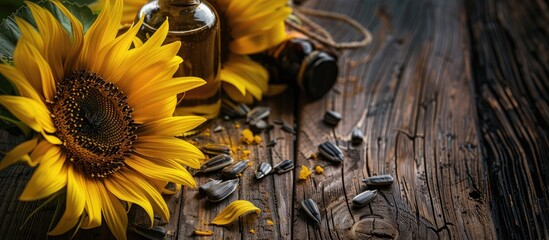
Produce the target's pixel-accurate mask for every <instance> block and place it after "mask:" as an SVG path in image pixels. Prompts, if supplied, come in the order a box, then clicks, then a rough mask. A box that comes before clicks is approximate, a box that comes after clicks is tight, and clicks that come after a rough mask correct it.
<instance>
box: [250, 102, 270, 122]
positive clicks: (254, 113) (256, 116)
mask: <svg viewBox="0 0 549 240" xmlns="http://www.w3.org/2000/svg"><path fill="white" fill-rule="evenodd" d="M269 114H271V108H269V107H261V106H257V107H255V108H253V109H252V110H250V111H249V112H248V114H246V122H247V123H250V124H252V125H253V124H255V123H256V122H257V121H259V120H261V119H263V118H266V117H268V116H269Z"/></svg>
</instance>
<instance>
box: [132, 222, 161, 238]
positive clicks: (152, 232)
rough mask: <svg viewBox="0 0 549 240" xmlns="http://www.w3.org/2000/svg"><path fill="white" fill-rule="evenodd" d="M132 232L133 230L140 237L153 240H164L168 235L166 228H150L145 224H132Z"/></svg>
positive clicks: (156, 226)
mask: <svg viewBox="0 0 549 240" xmlns="http://www.w3.org/2000/svg"><path fill="white" fill-rule="evenodd" d="M131 230H133V232H135V233H137V234H138V235H141V236H143V237H145V238H147V239H151V240H163V239H165V238H166V235H167V231H166V228H165V227H163V226H158V225H155V226H153V227H152V228H150V227H149V226H148V225H145V224H132V225H131Z"/></svg>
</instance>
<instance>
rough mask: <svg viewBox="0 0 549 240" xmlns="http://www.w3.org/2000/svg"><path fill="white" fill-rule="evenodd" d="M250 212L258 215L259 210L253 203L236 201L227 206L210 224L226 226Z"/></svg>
mask: <svg viewBox="0 0 549 240" xmlns="http://www.w3.org/2000/svg"><path fill="white" fill-rule="evenodd" d="M250 211H255V213H256V214H259V213H260V212H261V210H260V209H259V208H258V207H256V206H254V204H253V203H251V202H249V201H246V200H236V201H234V202H232V203H231V204H229V206H227V207H226V208H225V209H223V210H222V211H221V212H220V213H219V214H218V215H217V216H216V217H215V218H214V220H213V221H212V224H215V225H226V224H229V223H231V222H233V221H234V220H236V219H237V218H238V217H239V216H241V215H244V214H246V213H248V212H250Z"/></svg>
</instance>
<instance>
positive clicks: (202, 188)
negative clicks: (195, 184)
mask: <svg viewBox="0 0 549 240" xmlns="http://www.w3.org/2000/svg"><path fill="white" fill-rule="evenodd" d="M221 182H222V181H221V180H216V179H212V180H210V181H209V182H207V183H204V184H202V185H201V186H200V187H199V188H198V192H199V193H201V194H206V192H207V191H208V189H210V188H211V187H213V186H214V185H217V184H219V183H221Z"/></svg>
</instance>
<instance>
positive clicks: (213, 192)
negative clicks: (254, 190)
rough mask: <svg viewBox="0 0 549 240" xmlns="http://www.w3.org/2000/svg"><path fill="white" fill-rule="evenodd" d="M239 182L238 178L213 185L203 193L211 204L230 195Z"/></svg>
mask: <svg viewBox="0 0 549 240" xmlns="http://www.w3.org/2000/svg"><path fill="white" fill-rule="evenodd" d="M239 182H240V178H235V179H231V180H227V181H224V182H221V183H218V184H215V185H213V186H211V187H209V188H208V189H207V190H206V191H205V193H206V198H208V200H210V201H211V202H219V201H221V200H223V199H225V198H227V197H228V196H229V195H231V194H232V193H233V192H234V191H235V190H236V188H237V187H238V183H239Z"/></svg>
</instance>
